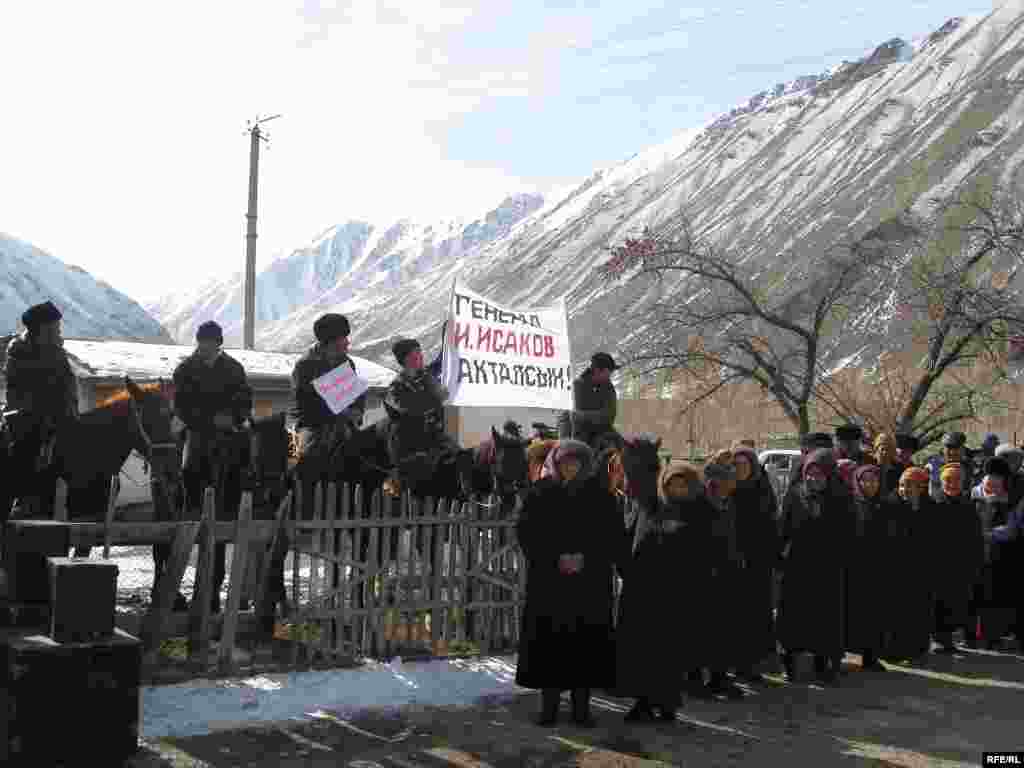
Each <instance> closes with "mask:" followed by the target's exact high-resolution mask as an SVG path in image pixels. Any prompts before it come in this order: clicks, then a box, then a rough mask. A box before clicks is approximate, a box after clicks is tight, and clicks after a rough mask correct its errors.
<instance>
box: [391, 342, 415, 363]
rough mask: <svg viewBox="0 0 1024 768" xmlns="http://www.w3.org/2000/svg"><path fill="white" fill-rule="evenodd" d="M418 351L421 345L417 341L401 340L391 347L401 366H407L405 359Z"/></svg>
mask: <svg viewBox="0 0 1024 768" xmlns="http://www.w3.org/2000/svg"><path fill="white" fill-rule="evenodd" d="M417 349H420V343H419V342H418V341H416V339H399V340H398V341H396V342H395V344H394V346H392V347H391V352H392V353H393V354H394V356H395V360H397V361H398V364H399V365H405V358H406V357H408V356H409V353H410V352H415V351H416V350H417Z"/></svg>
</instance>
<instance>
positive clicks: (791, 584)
mask: <svg viewBox="0 0 1024 768" xmlns="http://www.w3.org/2000/svg"><path fill="white" fill-rule="evenodd" d="M588 386H590V385H589V384H588ZM575 437H576V435H575V434H573V433H572V432H570V434H569V436H566V435H565V432H564V431H563V433H562V435H561V436H560V437H559V439H557V440H547V441H537V442H536V443H535V444H534V445H532V446H531V447H530V450H529V458H530V462H531V470H530V472H531V480H533V481H534V482H533V484H532V486H531V489H530V491H529V493H528V494H527V496H526V498H525V500H524V504H523V508H522V510H521V513H520V518H519V521H518V523H517V533H518V537H519V543H520V546H521V547H522V550H523V553H524V555H525V558H526V562H527V594H526V605H525V608H524V614H523V626H522V635H521V644H520V650H519V658H518V668H517V676H516V681H517V683H518V684H519V685H521V686H524V687H527V688H534V689H539V690H540V691H541V693H542V707H541V712H540V715H539V722H540V723H541V724H543V725H550V724H553V723H555V722H556V721H557V716H558V708H559V701H560V697H561V694H562V693H563V692H564V691H566V690H568V691H571V700H572V717H573V720H574V721H575V722H577V723H579V724H581V725H589V724H592V723H593V720H592V717H591V714H590V705H589V701H590V695H591V691H592V690H594V689H602V690H605V691H608V692H611V693H614V694H616V695H619V696H623V697H629V698H633V699H634V700H635V704H634V706H633V707H632V709H631V710H630V711H629V713H628V714H627V715H626V719H627V720H628V721H631V722H649V721H654V720H656V719H658V718H663V719H665V720H674V719H675V716H676V712H677V710H678V708H679V707H680V706H681V703H682V696H683V694H684V693H687V694H688V695H690V696H696V697H700V698H711V697H726V698H742V697H743V696H745V695H746V693H745V691H744V685H743V684H747V685H756V684H758V683H760V682H763V677H762V675H761V674H760V672H761V671H762V670H765V669H766V667H765V665H766V664H772V663H774V667H775V668H776V669H777V668H778V665H779V662H780V661H781V667H782V670H783V671H784V676H785V677H786V678H787V679H788V680H791V681H792V680H796V679H798V675H799V673H800V670H798V668H797V667H798V662H799V660H800V659H801V657H802V656H801V655H802V654H808V655H809V657H810V658H813V662H814V672H813V674H814V677H815V678H817V679H818V680H820V681H821V682H822V683H824V684H826V685H835V684H837V683H838V682H839V679H840V675H841V674H843V673H844V672H846V671H848V669H844V668H843V667H842V661H843V659H844V656H845V654H846V653H851V654H854V655H857V656H860V658H861V664H862V667H863V670H864V671H865V672H867V671H884V669H885V666H884V665H883V664H882V660H885V661H887V662H890V663H898V662H906V661H912V660H918V661H921V660H922V657H924V656H926V655H927V654H929V653H930V652H932V649H933V639H934V640H935V641H936V642H937V645H936V646H934V647H935V649H936V652H937V653H947V654H951V653H956V652H957V650H958V649H957V641H959V642H961V643H963V644H964V645H966V646H967V647H969V648H976V647H979V646H981V647H994V646H996V645H997V644H999V643H1002V642H1003V641H1004V639H1005V638H1006V636H1008V635H1010V634H1011V633H1012V634H1014V635H1016V640H1017V642H1018V643H1021V642H1024V626H1022V625H1024V610H1022V609H1024V606H1021V605H1020V603H1021V597H1020V590H1019V589H1018V584H1017V579H1016V578H1015V575H1016V566H1015V563H1016V562H1017V558H1018V554H1017V547H1018V546H1019V544H1018V541H1020V540H1021V527H1022V526H1024V513H1022V509H1021V499H1022V497H1024V474H1022V472H1021V465H1022V460H1024V451H1022V450H1021V449H1020V448H1017V447H1015V446H1012V445H1009V444H999V440H998V438H996V437H995V436H994V435H990V436H988V437H987V438H986V440H985V442H984V444H983V445H982V448H981V449H980V450H978V451H975V452H970V451H968V449H967V447H966V438H965V436H964V435H963V433H958V432H953V433H949V434H947V435H945V436H944V438H943V440H942V455H941V456H939V457H930V459H929V460H928V461H926V462H924V463H923V465H917V464H915V463H914V455H915V454H916V453H918V452H919V451H918V449H919V448H920V446H919V445H918V444H917V441H916V440H915V439H914V438H913V437H912V436H909V435H892V434H880V435H878V436H877V437H876V438H875V439H874V440H873V443H872V444H871V445H868V444H866V442H865V440H864V433H863V430H861V429H860V428H859V427H857V426H853V425H848V426H844V427H840V428H839V429H838V430H836V434H835V435H834V436H833V435H832V434H827V433H814V434H810V435H807V436H805V437H804V439H803V441H802V446H801V455H800V457H799V460H798V461H797V462H796V465H795V466H794V468H793V471H792V475H791V477H790V478H789V483H788V487H787V488H786V490H785V493H784V497H783V499H782V500H781V504H780V503H778V499H777V497H776V492H775V486H774V485H773V482H772V480H771V478H770V477H769V474H768V471H767V470H766V469H765V468H764V467H762V466H761V465H760V463H759V461H758V457H757V455H756V453H755V451H754V450H753V448H752V446H751V444H750V441H744V444H737V445H735V446H732V447H731V448H729V449H727V450H721V451H718V452H717V453H715V454H714V455H712V456H711V457H709V459H708V461H707V463H706V464H704V465H703V466H702V467H698V466H696V465H694V464H689V463H685V462H683V463H680V462H673V463H669V464H668V465H667V466H663V467H661V468H660V475H659V477H658V481H657V488H656V493H654V494H653V495H652V494H648V493H645V492H644V491H643V488H642V486H643V484H644V481H643V477H644V473H645V470H646V469H647V467H645V465H644V464H643V463H642V461H641V463H640V464H639V465H638V463H637V462H638V459H637V458H636V450H635V447H636V445H637V443H636V442H635V440H636V439H637V438H625V439H623V440H622V441H621V442H620V443H618V444H616V443H615V442H614V441H611V442H609V443H606V444H605V445H603V446H599V447H598V450H596V451H595V450H594V447H593V446H591V445H589V444H588V443H587V442H585V441H582V440H577V439H574V438H575ZM639 439H640V441H641V442H642V441H644V440H646V439H647V438H644V437H641V438H639ZM648 442H650V441H649V440H648ZM972 454H973V455H972ZM624 497H629V500H630V502H631V503H627V504H625V510H626V511H625V513H624V505H623V503H622V502H623V498H624ZM615 574H617V575H618V577H619V578H621V593H620V595H619V598H618V601H617V602H616V600H615V590H614V589H613V583H614V575H615ZM669 594H670V595H671V600H670V601H669V600H666V599H665V598H666V595H669ZM803 658H807V657H803Z"/></svg>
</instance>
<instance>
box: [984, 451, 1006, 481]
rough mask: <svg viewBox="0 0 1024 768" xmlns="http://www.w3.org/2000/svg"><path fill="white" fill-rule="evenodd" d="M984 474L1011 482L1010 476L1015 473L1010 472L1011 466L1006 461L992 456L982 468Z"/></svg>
mask: <svg viewBox="0 0 1024 768" xmlns="http://www.w3.org/2000/svg"><path fill="white" fill-rule="evenodd" d="M982 474H984V475H998V476H1000V477H1004V478H1006V479H1007V480H1009V479H1010V475H1012V474H1013V473H1012V472H1011V471H1010V465H1009V464H1007V463H1006V459H1002V458H999V457H998V456H992V457H991V458H988V459H985V464H984V465H983V466H982Z"/></svg>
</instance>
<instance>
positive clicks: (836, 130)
mask: <svg viewBox="0 0 1024 768" xmlns="http://www.w3.org/2000/svg"><path fill="white" fill-rule="evenodd" d="M1022 126H1024V0H1010V1H1009V2H1007V3H1005V4H1004V5H1002V6H1001V7H1000V8H999V9H997V10H995V11H993V12H992V13H991V14H988V15H987V16H984V17H976V18H956V19H950V20H949V21H948V22H946V23H945V24H943V25H942V26H941V27H940V28H939V29H938V30H936V31H934V32H933V33H931V34H930V35H927V36H925V37H922V38H921V39H919V40H915V41H914V42H912V43H908V42H906V41H904V40H902V39H899V38H893V39H889V40H887V41H886V42H884V43H882V44H881V45H879V46H878V47H877V48H875V49H874V50H873V51H872V52H871V53H870V54H868V55H867V56H865V57H863V58H862V59H860V60H858V61H854V62H842V63H840V64H837V65H836V66H833V67H830V68H828V69H827V70H826V71H825V72H823V73H821V74H818V75H809V76H807V77H803V78H798V79H796V80H794V81H792V82H790V83H782V84H779V85H776V86H775V87H774V88H772V89H768V90H766V91H762V92H761V93H758V94H755V95H754V96H753V97H752V98H751V99H749V100H748V101H747V102H746V103H744V104H742V105H740V106H737V107H736V108H735V109H733V110H731V111H730V112H728V113H726V114H724V115H721V116H719V117H718V118H716V119H714V120H712V121H711V122H710V123H709V124H708V125H706V126H704V127H703V128H700V129H698V130H688V131H683V132H681V133H680V134H678V135H677V136H676V137H674V138H673V139H671V140H669V141H668V142H666V143H665V144H662V145H659V146H657V147H653V148H650V149H648V150H646V151H643V152H640V153H638V154H637V155H634V156H633V157H631V158H629V159H628V160H626V161H625V162H623V163H620V164H619V165H616V166H613V167H611V168H607V169H603V170H600V171H597V172H596V173H594V174H593V175H592V176H591V177H590V178H588V179H587V180H585V181H584V182H583V183H581V184H580V185H579V186H577V187H576V188H575V189H573V190H572V191H570V192H569V193H568V194H567V195H565V196H564V197H562V199H560V200H552V201H548V202H547V203H545V204H544V205H543V206H542V207H541V206H538V207H537V208H536V209H535V210H533V211H532V212H530V213H529V214H527V215H524V216H522V217H521V218H519V219H518V220H517V221H516V222H515V223H514V225H512V226H509V227H508V228H507V231H505V232H504V233H503V234H500V235H499V236H497V237H494V238H492V239H487V240H485V241H482V242H480V243H479V244H477V245H476V246H475V247H473V248H471V249H450V250H448V251H446V252H444V253H438V252H436V251H434V252H431V255H430V257H429V258H419V257H410V256H409V255H408V253H406V254H405V255H404V256H400V257H397V258H396V257H392V258H395V261H394V262H393V263H392V262H389V261H388V258H389V257H388V256H387V255H385V254H378V258H369V257H367V258H366V259H365V261H364V262H361V263H360V264H359V265H353V267H352V268H351V269H350V270H349V271H348V272H346V273H344V275H343V276H342V277H341V279H340V280H339V281H338V282H337V283H336V284H335V286H333V287H332V288H330V289H329V290H327V291H325V292H323V293H321V294H320V295H318V296H316V297H310V299H311V300H310V301H303V302H295V303H294V304H293V306H294V309H293V310H292V311H291V312H290V313H289V314H287V315H281V316H279V317H276V318H274V319H272V320H270V321H269V322H267V321H265V320H261V321H260V322H259V324H258V330H257V344H258V345H259V346H262V347H263V348H267V349H296V348H299V347H301V346H302V345H303V344H305V343H306V342H307V341H308V339H309V337H310V328H311V326H312V321H313V320H314V319H315V317H316V316H317V315H318V314H320V313H321V312H324V311H328V310H336V311H343V312H345V313H346V314H348V315H349V317H350V320H351V321H352V325H353V344H354V346H355V348H357V349H359V350H360V352H361V353H362V354H364V355H369V356H373V355H376V356H377V358H378V359H380V360H382V361H387V360H388V357H389V351H388V349H389V346H390V342H391V340H392V339H393V338H394V337H395V336H396V335H398V334H403V335H416V336H419V337H421V340H422V341H423V343H424V346H425V347H427V348H428V351H430V349H431V348H436V346H437V343H438V341H439V339H438V332H439V330H440V326H441V323H442V321H443V316H444V311H445V302H446V298H447V294H448V290H449V289H450V287H451V284H452V281H453V280H454V279H455V278H456V277H458V278H459V279H461V280H463V281H465V282H466V283H467V284H468V285H469V286H470V287H471V288H473V289H474V290H477V291H479V292H481V293H483V294H485V295H489V296H493V297H494V298H495V299H496V300H498V301H500V302H502V303H503V304H506V305H521V306H530V305H534V306H543V305H547V304H550V303H551V302H552V301H553V300H555V299H557V298H560V297H562V296H565V297H566V298H567V300H568V303H569V306H570V315H571V322H570V327H571V332H572V337H573V338H572V343H573V350H574V351H575V352H576V354H577V356H578V358H579V359H580V360H583V359H586V358H587V357H588V356H589V354H590V353H591V352H592V351H593V350H594V349H596V348H604V349H608V350H609V351H612V352H613V353H614V352H619V353H620V354H628V352H639V351H641V348H642V345H643V338H644V333H643V331H644V328H645V322H649V321H645V320H644V317H643V308H644V307H645V306H646V305H647V304H648V303H649V302H650V301H651V300H652V298H653V296H652V295H649V292H648V290H647V289H645V288H642V287H640V286H637V285H629V284H626V285H609V284H608V283H607V282H605V281H604V280H603V279H602V278H601V277H600V276H599V275H598V274H597V267H598V266H599V265H601V264H602V263H603V262H604V261H605V260H606V259H607V258H608V249H609V248H610V247H612V246H614V245H616V244H619V243H621V242H622V241H623V240H624V239H625V238H626V237H629V236H633V235H636V234H638V233H640V232H642V231H643V229H644V228H645V227H648V226H653V227H657V226H659V225H662V224H664V223H666V222H669V221H672V220H674V219H676V218H678V217H679V215H680V213H681V212H685V214H686V216H687V218H688V219H689V221H690V223H691V225H692V227H693V229H694V230H695V231H696V232H697V233H698V234H699V235H702V236H705V237H709V238H712V239H715V240H718V241H719V242H720V243H723V244H727V245H728V247H730V248H732V249H736V250H737V251H738V252H740V253H742V254H744V256H745V258H747V259H748V260H749V263H750V265H751V269H755V270H762V269H779V270H781V271H783V272H785V270H787V269H789V268H791V267H792V266H794V265H797V264H799V263H800V262H801V259H803V258H805V257H806V256H807V255H809V254H812V253H820V252H821V251H822V250H823V249H825V248H828V247H829V246H830V245H833V244H835V243H836V242H839V241H851V240H857V239H859V238H860V237H862V236H863V235H864V234H865V233H867V232H868V231H870V230H873V229H875V228H876V227H877V226H878V225H879V224H880V223H881V222H883V221H885V220H887V219H890V218H892V217H894V216H897V215H899V214H901V213H903V212H906V211H923V210H924V209H925V208H926V207H927V205H928V201H929V200H930V199H931V198H933V197H936V196H939V195H942V194H946V193H949V192H951V191H953V190H955V189H957V188H959V187H960V186H962V185H963V184H964V183H965V182H967V181H969V180H971V179H975V178H977V177H978V176H979V175H985V176H987V177H990V178H991V180H992V181H993V183H998V184H1001V185H1004V186H1005V185H1013V184H1018V185H1019V183H1020V175H1019V169H1020V166H1021V162H1022V160H1024V130H1022ZM332 242H334V241H332ZM396 242H397V240H396ZM373 250H374V249H372V248H371V249H366V250H365V251H364V253H372V252H373ZM424 250H425V249H424ZM297 253H298V252H297ZM368 267H372V269H369V268H368ZM291 285H292V287H291V288H290V290H297V288H296V287H295V286H298V285H300V282H299V281H293V283H292V284H291ZM282 287H284V286H283V285H282ZM681 298H684V297H682V296H681ZM158 317H161V319H164V320H166V318H165V317H164V316H162V315H160V314H158ZM193 318H196V319H198V313H196V312H194V313H193ZM190 322H194V320H190ZM173 332H175V331H174V330H172V333H173ZM854 341H856V340H854Z"/></svg>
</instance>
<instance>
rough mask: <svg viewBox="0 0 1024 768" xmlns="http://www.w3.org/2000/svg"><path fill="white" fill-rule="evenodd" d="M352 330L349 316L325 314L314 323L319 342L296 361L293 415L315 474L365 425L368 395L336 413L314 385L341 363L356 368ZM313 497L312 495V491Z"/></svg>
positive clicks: (301, 446) (305, 463)
mask: <svg viewBox="0 0 1024 768" xmlns="http://www.w3.org/2000/svg"><path fill="white" fill-rule="evenodd" d="M349 332H350V328H349V324H348V318H346V317H345V316H344V315H339V314H337V313H334V312H329V313H327V314H325V315H321V316H320V317H319V318H317V321H316V322H315V323H314V324H313V334H314V336H315V337H316V343H315V344H314V345H313V346H311V347H310V348H309V349H308V350H306V353H305V354H304V355H303V356H302V357H300V358H299V359H298V360H297V361H296V362H295V367H294V369H293V370H292V404H291V410H290V416H291V417H292V418H293V419H294V420H295V429H296V437H297V438H298V455H299V458H300V460H302V462H303V467H304V468H308V474H310V475H311V476H312V475H315V474H318V473H319V472H321V471H322V470H323V469H325V468H324V467H322V466H320V463H321V462H322V461H323V460H326V458H327V457H328V455H329V453H330V451H331V450H332V449H334V448H336V447H337V446H338V444H339V443H342V442H344V441H346V440H348V439H349V438H350V437H351V435H352V433H353V432H354V431H355V430H357V429H359V427H361V426H362V424H363V415H364V414H365V413H366V395H362V396H360V397H358V398H356V400H355V402H353V403H352V404H351V405H350V406H349V407H348V408H346V409H345V410H344V411H342V412H341V413H339V414H337V415H335V414H334V413H333V412H332V411H331V409H330V408H329V407H328V406H327V403H325V402H324V400H323V398H322V397H320V394H319V393H318V392H317V391H316V389H314V388H313V380H314V379H317V378H319V377H321V376H323V375H324V374H325V373H328V372H329V371H332V370H334V369H335V368H337V367H338V366H339V365H344V364H348V365H349V366H350V367H351V368H352V370H353V372H355V371H356V364H355V362H354V361H353V360H352V358H350V357H349V356H348V349H349V340H348V337H349ZM309 497H310V498H312V494H310V495H309ZM304 498H305V497H304Z"/></svg>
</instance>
